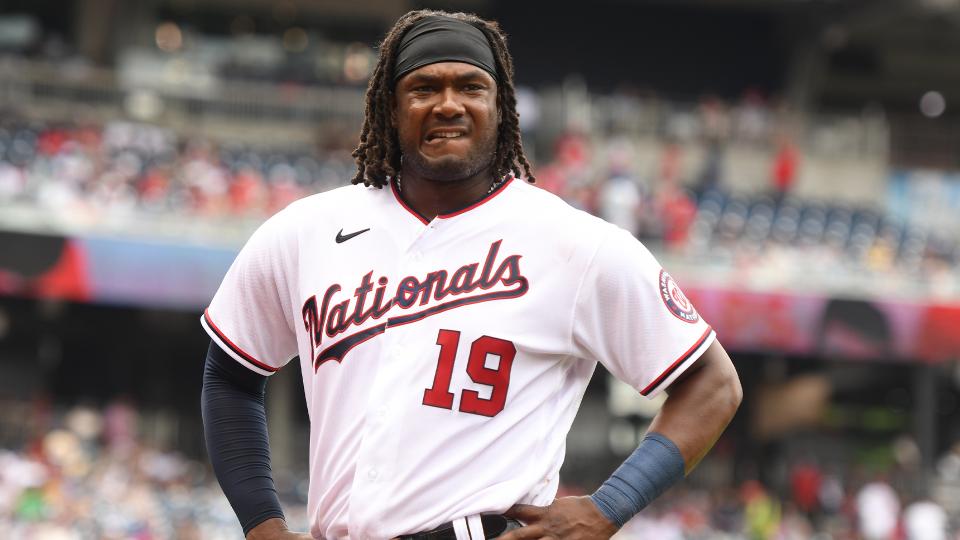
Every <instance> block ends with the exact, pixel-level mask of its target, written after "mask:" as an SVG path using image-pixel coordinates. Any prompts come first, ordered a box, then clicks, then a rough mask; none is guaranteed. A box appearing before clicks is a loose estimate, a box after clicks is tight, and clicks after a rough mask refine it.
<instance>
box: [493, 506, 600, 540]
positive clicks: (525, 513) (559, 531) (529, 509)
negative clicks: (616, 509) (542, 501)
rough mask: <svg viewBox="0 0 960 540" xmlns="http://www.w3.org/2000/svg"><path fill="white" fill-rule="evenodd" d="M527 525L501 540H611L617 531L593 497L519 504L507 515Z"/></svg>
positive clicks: (505, 513) (508, 511) (503, 535)
mask: <svg viewBox="0 0 960 540" xmlns="http://www.w3.org/2000/svg"><path fill="white" fill-rule="evenodd" d="M504 515H505V516H507V517H512V518H514V519H518V520H520V521H521V522H523V523H525V524H526V525H524V526H523V527H520V528H519V529H513V530H512V531H509V532H507V533H506V534H502V535H500V536H499V540H538V539H539V540H543V539H548V540H549V539H563V540H608V539H609V538H610V537H611V536H613V535H614V533H616V532H617V526H616V525H614V524H613V523H610V520H608V519H607V518H606V517H604V515H603V514H601V513H600V510H599V509H598V508H597V505H595V504H594V503H593V501H591V500H590V497H562V498H560V499H554V501H553V502H552V503H551V504H550V505H549V506H532V505H529V504H516V505H514V506H513V507H512V508H510V510H507V511H506V512H504Z"/></svg>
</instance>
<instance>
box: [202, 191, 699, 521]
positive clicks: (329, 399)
mask: <svg viewBox="0 0 960 540" xmlns="http://www.w3.org/2000/svg"><path fill="white" fill-rule="evenodd" d="M202 322H203V325H204V327H205V328H206V330H207V332H208V333H209V334H210V336H211V338H212V339H213V340H214V341H215V342H217V343H218V344H219V345H220V346H221V347H223V349H224V350H225V351H227V352H228V353H229V354H230V355H231V356H232V357H233V358H235V359H236V360H237V361H238V362H240V363H241V364H243V365H244V366H246V367H247V368H249V369H251V370H253V371H255V372H257V373H260V374H263V375H270V374H271V373H273V372H275V371H276V370H278V369H279V368H280V367H281V366H283V365H284V364H286V363H287V362H288V361H289V360H290V359H292V358H293V357H296V356H299V357H300V369H301V372H302V375H303V386H304V389H305V391H306V401H307V407H308V408H309V413H310V424H311V426H310V428H311V429H310V452H309V453H310V463H309V470H310V491H309V496H308V503H307V504H308V511H309V517H310V520H311V523H312V527H311V533H312V534H313V536H314V537H317V538H321V537H322V538H348V537H349V538H377V539H383V538H392V537H395V536H397V535H401V534H409V533H415V532H419V531H425V530H429V529H432V528H434V527H436V526H438V525H440V524H442V523H444V522H447V521H451V520H455V519H456V520H458V521H457V523H463V522H465V521H466V522H468V523H469V524H475V522H476V521H478V520H477V519H476V518H470V519H469V520H460V518H464V517H467V516H474V515H476V514H480V513H488V512H503V511H505V510H507V509H508V508H509V507H510V506H512V505H513V504H515V503H528V504H536V505H547V504H549V503H550V502H551V501H552V500H553V498H554V496H555V495H556V491H557V485H558V480H559V478H558V475H559V470H560V465H561V463H562V462H563V457H564V452H565V439H566V435H567V432H568V431H569V428H570V425H571V423H572V422H573V418H574V415H575V413H576V411H577V408H578V407H579V404H580V401H581V399H582V397H583V393H584V391H585V389H586V386H587V383H588V381H589V380H590V377H591V375H592V373H593V371H594V368H595V367H596V363H597V362H601V363H602V364H603V365H604V366H605V367H606V368H607V369H608V370H610V371H611V372H612V373H613V374H614V375H615V376H616V377H618V378H619V379H621V380H623V381H625V382H627V383H629V384H630V385H632V386H633V387H634V388H636V389H637V390H638V391H639V392H640V393H641V394H644V395H647V396H652V395H655V394H657V393H658V392H660V391H661V390H662V389H664V388H666V387H667V386H669V384H670V383H671V382H672V381H673V380H674V379H676V377H677V376H678V375H680V373H682V372H683V371H684V370H685V369H687V368H688V367H689V366H690V365H691V364H692V363H693V362H694V361H695V360H696V358H697V357H699V356H700V354H701V353H702V352H703V351H704V350H706V348H707V347H708V346H709V345H710V343H711V342H712V340H713V338H714V333H713V331H712V330H711V328H710V327H709V326H708V325H707V324H706V323H705V322H704V321H703V320H702V319H700V317H699V316H698V314H697V312H696V311H695V310H694V308H693V307H692V306H691V305H690V303H689V302H688V301H687V299H686V298H685V297H684V296H683V293H682V292H680V289H679V288H678V287H677V285H676V283H675V282H674V281H673V280H672V279H671V278H670V276H669V275H668V274H667V273H666V272H664V271H663V270H662V269H661V267H660V265H659V264H658V263H657V261H656V260H655V259H654V258H653V256H652V255H651V254H650V253H649V252H648V251H647V250H646V248H644V246H643V245H642V244H641V243H640V242H639V241H637V240H636V239H635V238H634V237H633V236H631V235H630V234H629V233H627V232H626V231H624V230H622V229H619V228H617V227H615V226H613V225H610V224H609V223H606V222H604V221H602V220H600V219H598V218H596V217H593V216H591V215H589V214H587V213H584V212H581V211H579V210H575V209H573V208H571V207H570V206H568V205H567V204H566V203H565V202H563V201H562V200H561V199H559V198H557V197H555V196H554V195H552V194H550V193H548V192H546V191H544V190H542V189H539V188H537V187H534V186H531V185H529V184H528V183H526V182H524V181H522V180H508V181H507V182H505V183H504V184H503V185H501V186H500V187H499V188H498V189H497V190H495V191H494V192H493V193H492V194H489V195H487V196H486V197H484V199H483V200H481V201H480V202H478V203H476V204H473V205H471V206H470V207H468V208H465V209H463V210H460V211H457V212H453V213H450V214H445V215H440V216H437V217H436V218H434V219H433V220H430V221H427V220H426V219H424V218H423V217H422V216H419V215H418V214H416V212H414V211H413V210H412V209H410V208H409V207H408V206H407V205H406V204H405V203H404V202H403V201H402V198H401V196H400V194H399V193H398V192H397V189H396V187H395V186H394V185H391V186H390V187H386V188H383V189H377V188H368V187H364V186H348V187H343V188H339V189H335V190H332V191H329V192H326V193H322V194H318V195H314V196H311V197H307V198H305V199H302V200H300V201H298V202H295V203H293V204H291V205H290V206H289V207H288V208H286V209H285V210H283V211H281V212H279V213H278V214H276V215H275V216H273V217H272V218H270V219H269V220H268V221H267V222H266V223H264V224H263V225H262V226H261V227H260V228H259V229H258V230H257V231H256V232H255V233H254V234H253V236H252V237H251V238H250V240H249V241H248V242H247V244H246V246H245V247H244V248H243V250H242V251H241V252H240V254H239V255H238V256H237V259H236V261H235V262H234V263H233V265H232V266H231V268H230V270H229V271H228V272H227V275H226V277H225V278H224V280H223V283H222V284H221V286H220V289H219V290H218V291H217V293H216V296H215V297H214V298H213V301H212V303H211V304H210V307H209V308H208V309H207V310H206V312H205V313H204V316H203V318H202ZM597 444H601V443H600V442H598V443H597ZM459 530H460V529H458V531H459ZM462 537H466V534H464V535H463V536H462ZM481 538H482V536H481Z"/></svg>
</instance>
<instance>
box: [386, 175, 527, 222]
mask: <svg viewBox="0 0 960 540" xmlns="http://www.w3.org/2000/svg"><path fill="white" fill-rule="evenodd" d="M515 178H516V177H515V176H514V175H513V174H511V175H509V177H508V178H507V180H506V181H505V182H504V183H502V184H500V185H499V186H497V189H495V190H493V192H492V193H488V194H486V195H484V196H483V198H481V199H480V200H479V201H477V202H475V203H473V204H471V205H470V206H467V207H466V208H461V209H460V210H454V211H453V212H450V213H447V214H437V217H438V218H439V219H448V218H452V217H454V216H459V215H460V214H464V213H466V212H469V211H470V210H473V209H474V208H477V207H478V206H481V205H483V204H484V203H486V202H488V201H490V200H491V199H493V198H494V197H496V196H497V195H499V194H500V193H502V192H503V190H504V188H506V187H507V185H508V184H510V183H511V182H513V180H514V179H515ZM390 190H391V191H393V196H394V197H395V198H396V199H397V202H399V203H400V206H402V207H403V208H404V209H405V210H406V211H407V212H410V213H411V214H413V217H415V218H417V219H418V220H419V221H420V223H423V224H424V225H429V224H430V222H429V221H428V220H427V218H425V217H423V216H421V215H420V213H419V212H417V211H416V210H414V209H413V208H411V207H410V205H408V204H407V202H406V201H404V200H403V197H401V196H400V192H399V191H397V183H396V182H394V181H393V180H391V181H390Z"/></svg>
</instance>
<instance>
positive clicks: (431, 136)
mask: <svg viewBox="0 0 960 540" xmlns="http://www.w3.org/2000/svg"><path fill="white" fill-rule="evenodd" d="M465 138H467V130H466V129H464V128H434V129H431V130H430V131H428V132H427V134H426V136H425V137H424V138H423V142H424V143H426V144H428V145H431V146H438V145H442V144H446V143H448V142H451V141H458V140H463V139H465Z"/></svg>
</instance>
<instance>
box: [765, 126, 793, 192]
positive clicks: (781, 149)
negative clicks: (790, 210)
mask: <svg viewBox="0 0 960 540" xmlns="http://www.w3.org/2000/svg"><path fill="white" fill-rule="evenodd" d="M799 162H800V153H799V151H798V150H797V147H796V146H794V144H793V141H791V140H790V138H789V137H787V136H785V135H784V136H781V137H780V140H779V142H778V143H777V153H776V154H775V155H774V156H773V165H772V167H771V171H770V178H771V180H772V182H773V192H774V195H775V196H776V198H777V200H778V201H780V200H783V198H784V197H785V196H786V195H787V194H789V193H790V191H791V189H793V184H794V182H795V181H796V179H797V168H798V166H799Z"/></svg>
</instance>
